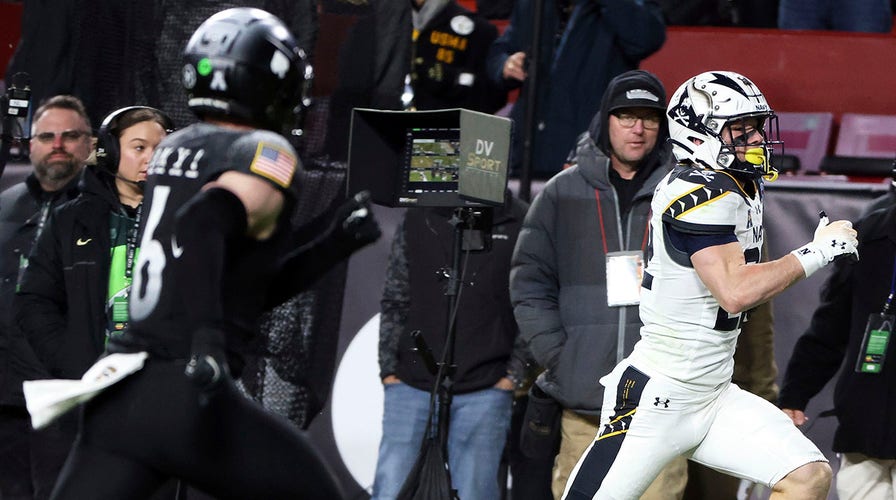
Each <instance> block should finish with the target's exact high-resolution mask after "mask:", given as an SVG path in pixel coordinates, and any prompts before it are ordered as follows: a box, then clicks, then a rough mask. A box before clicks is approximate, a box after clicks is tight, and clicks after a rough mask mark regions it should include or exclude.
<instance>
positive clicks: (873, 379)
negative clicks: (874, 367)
mask: <svg viewBox="0 0 896 500" xmlns="http://www.w3.org/2000/svg"><path fill="white" fill-rule="evenodd" d="M876 205H877V206H883V208H878V209H877V210H874V211H872V212H870V213H868V214H867V215H866V216H865V217H863V218H861V219H860V220H859V221H858V222H857V223H856V230H857V231H858V233H859V247H858V249H859V255H860V256H861V259H859V260H858V261H854V260H851V259H846V258H842V259H837V260H836V261H834V269H833V272H832V273H831V274H830V275H829V276H828V278H827V281H826V282H825V284H824V286H823V287H822V290H821V303H820V304H819V306H818V308H817V309H816V310H815V313H813V315H812V320H811V322H810V323H809V328H808V329H807V330H806V332H805V333H804V334H803V335H802V336H801V337H800V338H799V339H798V340H797V342H796V346H795V347H794V349H793V354H792V355H791V358H790V361H789V362H788V364H787V371H786V372H785V375H784V382H783V384H782V385H781V395H780V398H779V399H778V406H780V407H781V408H790V409H795V410H805V408H806V405H807V404H808V403H809V400H810V399H811V398H812V397H813V396H815V395H816V394H818V392H819V391H821V389H822V388H823V387H824V386H825V385H826V384H827V383H828V381H830V380H831V379H832V378H833V377H834V375H835V374H837V373H838V370H839V375H838V377H837V383H836V385H835V387H834V413H835V415H836V416H837V420H838V422H839V425H838V426H837V430H836V431H835V432H834V443H833V446H832V448H833V449H834V451H836V452H838V453H861V454H864V455H867V456H869V457H873V458H878V459H890V460H892V459H896V425H894V422H896V390H894V387H896V339H894V338H893V335H892V334H891V335H890V339H889V343H888V345H887V348H886V349H887V350H886V356H885V359H884V366H883V370H882V371H881V372H880V373H876V374H869V373H858V372H856V370H855V367H856V361H857V359H858V357H859V352H860V349H861V346H862V339H863V338H864V333H865V325H866V324H867V322H868V318H869V316H870V315H871V314H878V313H880V312H881V311H882V310H883V306H884V302H885V301H886V299H887V296H888V295H889V294H890V293H891V290H890V287H891V286H892V283H893V277H894V276H896V200H894V199H893V198H892V195H891V194H888V195H886V198H882V199H881V200H879V201H878V203H877V204H876ZM890 313H891V314H892V313H893V310H892V309H891V311H890Z"/></svg>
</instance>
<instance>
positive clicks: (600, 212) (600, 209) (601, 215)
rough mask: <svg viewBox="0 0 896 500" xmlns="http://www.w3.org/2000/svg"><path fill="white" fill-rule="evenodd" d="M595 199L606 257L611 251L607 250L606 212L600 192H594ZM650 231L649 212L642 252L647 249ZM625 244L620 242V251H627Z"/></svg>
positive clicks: (642, 241)
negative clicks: (602, 205) (601, 202)
mask: <svg viewBox="0 0 896 500" xmlns="http://www.w3.org/2000/svg"><path fill="white" fill-rule="evenodd" d="M594 198H595V200H597V222H598V224H599V226H600V239H601V243H602V244H603V248H604V254H605V255H606V254H607V253H608V252H609V249H608V248H607V232H606V229H604V210H603V207H601V204H600V191H598V190H597V189H595V190H594ZM629 220H631V211H629ZM621 223H622V220H621V218H620V224H621ZM649 231H650V212H648V214H647V225H646V226H644V238H643V239H642V240H641V251H642V252H643V251H644V249H645V248H647V238H648V235H649ZM625 243H626V242H625V241H620V242H619V247H620V250H625Z"/></svg>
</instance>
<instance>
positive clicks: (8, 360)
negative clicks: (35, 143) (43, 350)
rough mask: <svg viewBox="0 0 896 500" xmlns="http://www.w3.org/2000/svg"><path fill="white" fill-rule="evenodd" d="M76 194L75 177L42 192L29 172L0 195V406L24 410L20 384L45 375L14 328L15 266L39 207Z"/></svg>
mask: <svg viewBox="0 0 896 500" xmlns="http://www.w3.org/2000/svg"><path fill="white" fill-rule="evenodd" d="M77 195H78V179H77V177H76V178H74V179H72V180H71V182H69V183H68V184H67V185H66V186H65V187H63V188H62V189H60V190H59V191H56V192H54V193H46V192H44V191H43V190H42V189H41V187H40V183H39V182H38V180H37V178H36V177H35V176H34V174H33V173H32V174H30V175H29V176H28V177H27V178H26V179H25V181H24V182H22V183H19V184H16V185H15V186H12V187H10V188H9V189H7V190H6V191H4V192H3V193H2V194H0V405H10V406H18V407H24V406H25V398H24V396H23V395H22V381H24V380H34V379H41V378H47V376H48V374H47V371H46V370H45V369H44V368H43V367H42V366H41V363H40V362H38V360H37V358H36V357H35V355H34V351H33V350H32V349H31V347H30V345H29V344H28V342H27V340H26V339H25V337H24V335H23V333H22V331H21V330H19V329H18V327H17V326H16V322H15V309H14V307H13V303H14V297H15V293H16V284H17V282H18V275H19V263H20V261H21V260H22V259H24V258H25V257H26V256H27V255H28V254H29V252H30V251H31V247H32V245H33V244H34V238H35V235H36V234H37V230H38V227H39V226H40V220H41V218H42V216H41V214H42V208H41V207H42V206H43V204H44V203H47V204H48V205H47V206H48V208H47V209H48V210H50V209H51V207H54V206H56V205H58V204H60V203H63V202H65V201H68V200H71V199H73V198H75V197H76V196H77ZM48 213H49V212H48ZM44 228H46V225H44Z"/></svg>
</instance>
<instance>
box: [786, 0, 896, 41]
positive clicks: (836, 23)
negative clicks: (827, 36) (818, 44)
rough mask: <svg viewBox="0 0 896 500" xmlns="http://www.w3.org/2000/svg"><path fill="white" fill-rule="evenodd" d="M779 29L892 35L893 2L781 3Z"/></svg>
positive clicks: (791, 0)
mask: <svg viewBox="0 0 896 500" xmlns="http://www.w3.org/2000/svg"><path fill="white" fill-rule="evenodd" d="M780 2H781V4H780V7H779V9H778V27H779V28H781V29H785V30H838V31H865V32H870V33H889V32H890V30H892V28H893V6H892V4H891V2H890V0H850V1H847V2H844V1H842V0H780Z"/></svg>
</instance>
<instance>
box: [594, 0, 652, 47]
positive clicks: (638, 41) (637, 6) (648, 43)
mask: <svg viewBox="0 0 896 500" xmlns="http://www.w3.org/2000/svg"><path fill="white" fill-rule="evenodd" d="M602 3H603V4H604V8H603V16H604V19H605V20H606V22H607V25H608V26H610V27H612V29H613V30H614V32H615V35H616V38H617V39H618V40H617V42H616V46H617V47H619V49H620V50H622V51H623V52H624V53H625V54H626V55H627V56H628V57H629V58H630V59H632V60H635V61H640V60H642V59H645V58H647V57H648V56H650V55H651V54H653V53H654V52H656V51H658V50H659V49H660V47H662V46H663V43H665V41H666V23H665V21H664V18H663V10H662V8H661V7H660V6H659V4H657V2H656V1H655V0H613V1H606V0H604V1H603V2H602Z"/></svg>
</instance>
